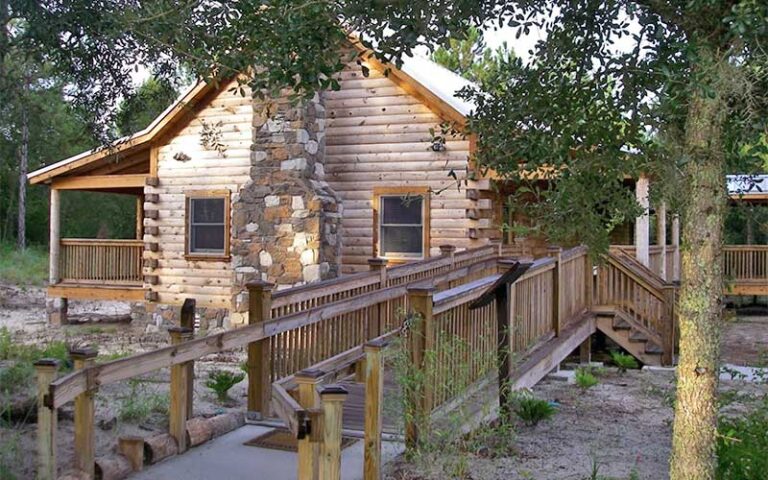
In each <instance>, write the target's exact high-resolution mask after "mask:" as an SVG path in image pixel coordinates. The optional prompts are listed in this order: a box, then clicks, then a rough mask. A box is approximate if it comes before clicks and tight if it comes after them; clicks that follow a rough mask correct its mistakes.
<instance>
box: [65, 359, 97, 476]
mask: <svg viewBox="0 0 768 480" xmlns="http://www.w3.org/2000/svg"><path fill="white" fill-rule="evenodd" d="M69 355H70V357H71V358H72V360H73V361H74V365H75V370H85V369H87V368H90V367H92V366H93V365H94V364H95V363H96V356H97V355H98V352H97V351H96V350H95V349H91V348H86V349H81V350H71V351H70V352H69ZM87 384H88V385H87V390H86V391H85V392H83V393H81V394H80V395H78V396H77V397H76V398H75V442H74V447H75V460H74V463H75V469H76V470H79V471H80V472H83V473H84V474H85V475H87V478H95V477H94V474H95V470H96V467H95V465H96V464H95V460H96V437H95V433H94V413H95V410H94V396H95V393H96V392H95V386H94V385H91V382H90V381H88V382H87Z"/></svg>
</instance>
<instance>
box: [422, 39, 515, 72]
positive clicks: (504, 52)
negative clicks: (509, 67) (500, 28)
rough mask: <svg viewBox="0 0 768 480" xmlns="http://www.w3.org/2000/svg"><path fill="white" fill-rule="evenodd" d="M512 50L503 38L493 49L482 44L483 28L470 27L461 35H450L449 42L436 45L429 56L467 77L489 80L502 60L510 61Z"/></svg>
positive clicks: (513, 55) (512, 56)
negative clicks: (496, 47)
mask: <svg viewBox="0 0 768 480" xmlns="http://www.w3.org/2000/svg"><path fill="white" fill-rule="evenodd" d="M514 58H515V54H514V52H513V51H512V50H510V49H509V47H508V46H507V44H506V42H505V43H504V44H503V45H502V46H501V47H499V48H498V49H496V50H492V49H490V48H488V47H486V45H485V41H484V40H483V32H482V31H480V29H478V28H476V27H470V28H468V29H467V31H466V32H464V34H463V35H462V36H460V37H454V38H450V39H449V40H448V45H447V46H444V47H439V48H437V49H436V50H435V51H434V53H433V54H432V60H434V61H435V62H437V63H438V64H440V65H442V66H444V67H445V68H447V69H448V70H451V71H452V72H455V73H458V74H459V75H461V76H462V77H464V78H466V79H467V80H471V81H473V82H477V83H480V84H488V81H489V80H490V79H493V78H496V76H497V75H498V70H499V68H501V67H500V65H501V64H502V63H509V62H512V61H513V60H514Z"/></svg>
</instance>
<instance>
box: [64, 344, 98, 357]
mask: <svg viewBox="0 0 768 480" xmlns="http://www.w3.org/2000/svg"><path fill="white" fill-rule="evenodd" d="M98 355H99V351H98V350H97V349H96V348H94V347H92V346H90V345H86V346H83V347H73V348H70V349H69V356H70V357H72V358H75V359H78V360H87V359H90V358H96V357H97V356H98Z"/></svg>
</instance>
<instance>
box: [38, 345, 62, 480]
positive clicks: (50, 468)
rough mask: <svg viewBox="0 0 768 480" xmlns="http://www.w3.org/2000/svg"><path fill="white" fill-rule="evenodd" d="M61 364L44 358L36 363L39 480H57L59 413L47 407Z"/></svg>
mask: <svg viewBox="0 0 768 480" xmlns="http://www.w3.org/2000/svg"><path fill="white" fill-rule="evenodd" d="M58 368H59V362H58V361H57V360H53V359H50V358H44V359H41V360H38V361H37V362H35V371H36V372H37V478H38V479H39V480H56V478H57V475H56V421H57V417H58V411H57V410H56V409H55V408H50V407H48V406H47V405H45V396H46V395H47V394H48V385H50V383H51V382H52V381H53V380H54V379H55V378H56V371H57V370H58Z"/></svg>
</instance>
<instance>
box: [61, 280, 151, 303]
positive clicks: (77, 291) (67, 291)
mask: <svg viewBox="0 0 768 480" xmlns="http://www.w3.org/2000/svg"><path fill="white" fill-rule="evenodd" d="M48 296H49V297H60V298H72V299H76V300H123V301H132V302H139V301H142V300H144V288H142V287H139V286H137V287H124V286H123V287H120V286H114V287H112V286H102V285H67V284H61V283H59V284H57V285H50V286H49V287H48Z"/></svg>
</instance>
